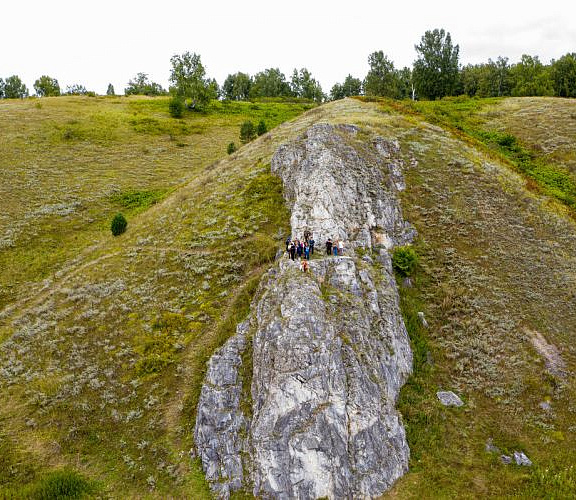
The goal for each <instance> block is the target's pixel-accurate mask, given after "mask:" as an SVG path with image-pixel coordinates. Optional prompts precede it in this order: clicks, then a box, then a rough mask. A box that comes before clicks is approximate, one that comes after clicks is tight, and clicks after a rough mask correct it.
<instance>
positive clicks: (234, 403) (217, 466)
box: [194, 322, 249, 498]
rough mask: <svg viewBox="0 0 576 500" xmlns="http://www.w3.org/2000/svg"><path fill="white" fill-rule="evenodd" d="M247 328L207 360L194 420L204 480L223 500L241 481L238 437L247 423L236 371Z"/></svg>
mask: <svg viewBox="0 0 576 500" xmlns="http://www.w3.org/2000/svg"><path fill="white" fill-rule="evenodd" d="M248 328H249V324H248V322H243V323H240V324H239V325H238V327H237V329H236V335H235V336H234V337H232V338H230V339H229V340H228V341H227V342H226V343H225V344H224V345H223V346H222V347H221V348H220V349H219V350H218V351H216V352H215V353H214V354H213V355H212V357H211V358H210V361H209V363H208V371H207V373H206V380H205V382H204V385H203V386H202V391H201V393H200V403H199V404H198V413H197V416H196V429H195V433H194V438H195V442H196V448H197V450H198V455H199V456H200V459H201V460H202V466H203V467H204V472H205V474H206V479H207V480H208V481H211V485H212V489H213V490H214V491H215V492H216V493H217V494H218V495H219V496H221V497H225V498H227V497H228V496H229V494H230V490H238V489H240V488H241V487H242V482H243V479H244V474H243V468H242V460H241V451H242V449H243V445H244V443H243V441H242V439H241V436H242V434H245V433H246V430H247V425H248V422H247V421H246V418H245V417H244V415H243V414H242V412H241V410H240V401H241V397H242V380H241V379H240V376H239V372H238V371H239V368H240V365H241V363H242V353H243V352H244V349H245V348H246V335H247V332H248Z"/></svg>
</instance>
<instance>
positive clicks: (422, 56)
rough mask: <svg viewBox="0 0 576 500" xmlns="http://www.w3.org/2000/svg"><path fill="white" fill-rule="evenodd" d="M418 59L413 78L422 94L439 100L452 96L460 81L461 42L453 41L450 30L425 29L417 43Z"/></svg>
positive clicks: (417, 89) (419, 93) (419, 92)
mask: <svg viewBox="0 0 576 500" xmlns="http://www.w3.org/2000/svg"><path fill="white" fill-rule="evenodd" d="M415 49H416V52H417V54H418V59H416V61H415V62H414V68H413V72H412V75H413V78H414V85H415V87H416V91H417V93H418V95H419V96H421V97H424V98H427V99H438V98H441V97H444V96H447V95H453V94H454V92H455V90H456V85H457V82H458V53H459V51H460V48H459V46H458V45H453V44H452V37H451V36H450V33H446V32H445V31H444V30H443V29H440V30H438V29H435V30H433V31H426V33H424V35H423V36H422V39H421V41H420V43H419V44H418V45H415Z"/></svg>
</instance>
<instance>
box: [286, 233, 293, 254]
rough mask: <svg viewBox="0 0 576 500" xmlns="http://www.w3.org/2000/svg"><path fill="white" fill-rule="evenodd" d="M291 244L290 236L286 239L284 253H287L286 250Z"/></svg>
mask: <svg viewBox="0 0 576 500" xmlns="http://www.w3.org/2000/svg"><path fill="white" fill-rule="evenodd" d="M291 242H292V239H291V237H290V236H288V238H286V251H287V252H288V251H289V250H288V248H289V247H290V243H291Z"/></svg>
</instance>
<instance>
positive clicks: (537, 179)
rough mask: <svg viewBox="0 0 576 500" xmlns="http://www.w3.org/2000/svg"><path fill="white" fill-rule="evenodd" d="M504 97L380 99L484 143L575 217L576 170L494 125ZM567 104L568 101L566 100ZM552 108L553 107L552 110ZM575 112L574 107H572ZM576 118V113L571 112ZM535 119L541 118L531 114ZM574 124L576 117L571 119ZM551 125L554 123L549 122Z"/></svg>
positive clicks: (461, 136)
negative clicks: (413, 99)
mask: <svg viewBox="0 0 576 500" xmlns="http://www.w3.org/2000/svg"><path fill="white" fill-rule="evenodd" d="M504 101H505V99H503V98H490V99H476V98H469V97H466V96H462V97H453V98H445V99H442V100H439V101H392V100H382V101H380V102H381V104H382V106H383V107H384V109H388V110H393V111H395V112H401V113H405V114H408V115H413V116H417V117H420V118H422V119H425V120H426V121H427V122H429V123H432V124H435V125H439V126H441V127H442V128H444V129H446V130H449V131H451V132H452V133H453V134H454V135H455V136H456V137H458V138H459V139H461V140H463V141H465V142H467V143H468V144H470V145H472V146H473V147H476V148H478V147H479V146H481V145H483V146H485V147H487V148H488V152H492V153H495V155H494V158H495V159H497V160H500V161H502V160H504V161H506V162H508V163H509V164H510V165H511V166H513V167H514V168H515V169H516V170H517V171H518V172H520V173H522V174H523V175H525V176H526V177H527V179H528V184H527V187H528V188H529V189H533V190H536V191H538V192H542V193H545V194H547V195H549V196H551V197H554V198H556V199H557V200H559V201H560V202H561V203H563V204H565V205H566V206H567V207H569V208H570V209H571V210H572V213H573V217H575V218H576V171H571V170H570V169H569V168H568V167H567V166H566V165H564V164H562V163H560V162H556V163H552V162H551V161H550V160H551V158H550V157H549V156H547V155H543V154H542V152H543V150H542V148H540V147H537V145H532V146H530V145H529V142H527V141H524V140H522V138H520V137H517V136H515V135H513V133H512V132H511V131H510V130H506V129H505V128H504V129H503V130H502V129H501V128H502V127H498V128H496V127H495V125H497V124H496V123H493V121H494V120H493V118H494V117H500V116H501V114H502V113H500V112H498V111H497V110H498V109H499V105H500V104H501V103H502V102H504ZM567 104H568V106H570V105H571V103H569V102H568V103H567ZM551 111H552V110H551ZM575 111H576V107H575ZM574 116H575V117H576V114H574ZM531 118H532V120H534V122H537V121H538V120H540V119H541V117H540V116H539V117H535V116H534V117H531ZM574 121H575V123H576V119H575V120H574ZM552 126H553V125H552ZM552 159H554V158H553V157H552Z"/></svg>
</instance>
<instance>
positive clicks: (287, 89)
mask: <svg viewBox="0 0 576 500" xmlns="http://www.w3.org/2000/svg"><path fill="white" fill-rule="evenodd" d="M414 48H415V50H416V55H417V58H416V60H415V61H414V64H413V65H412V67H411V68H409V67H404V68H402V69H397V68H395V67H394V63H393V61H392V60H391V59H390V58H389V57H388V56H387V55H386V54H384V52H383V51H381V50H380V51H376V52H373V53H372V54H370V55H369V56H368V65H369V68H370V69H369V71H368V73H367V74H366V76H365V77H364V79H360V78H355V77H353V76H352V75H348V76H347V77H346V78H345V79H344V81H343V82H342V83H337V84H335V85H334V86H333V87H332V89H331V90H330V92H329V94H325V93H324V92H323V90H322V87H321V85H320V83H319V82H318V81H317V80H316V79H315V78H314V77H313V76H312V73H311V72H310V71H309V70H308V69H307V68H301V69H294V71H293V72H292V75H291V77H290V78H289V79H288V78H286V76H285V75H284V73H282V72H281V71H280V69H279V68H268V69H265V70H263V71H261V72H259V73H256V74H255V75H249V74H247V73H242V72H237V73H233V74H229V75H228V76H227V77H226V79H225V80H224V82H223V84H222V86H219V85H218V83H217V82H216V80H215V79H213V78H209V77H207V75H206V70H205V68H204V65H203V64H202V61H201V58H200V55H199V54H196V53H190V52H186V53H184V54H181V55H174V56H173V57H172V58H171V59H170V65H171V70H170V87H169V88H168V89H167V90H166V89H164V88H163V87H162V86H161V85H160V84H158V83H155V82H153V81H151V80H150V79H149V77H148V75H147V74H146V73H138V74H137V75H136V76H135V77H134V78H133V79H131V80H129V82H128V85H127V87H126V88H125V89H124V94H125V95H148V96H158V95H171V96H172V99H171V102H170V111H171V113H172V115H173V116H181V114H182V113H183V110H184V109H186V108H188V109H195V110H199V109H202V108H203V107H204V106H205V105H206V104H207V103H208V102H210V100H212V99H227V100H236V101H243V100H250V99H258V98H303V99H307V100H311V101H316V102H322V101H326V100H337V99H342V98H344V97H349V96H354V95H366V96H374V97H377V96H380V97H390V98H393V99H430V100H434V99H440V98H442V97H446V96H456V95H463V94H465V95H468V96H470V97H474V96H477V97H500V96H557V97H576V52H572V53H567V54H565V55H564V56H562V57H561V58H559V59H558V60H554V59H553V60H552V61H550V63H549V64H544V63H542V62H541V61H540V59H539V58H538V56H530V55H523V56H522V57H521V59H520V61H518V62H516V63H510V61H509V59H508V58H507V57H502V56H500V57H498V58H497V59H496V61H493V60H492V59H489V60H488V62H486V63H481V64H468V65H465V66H462V65H461V64H460V60H459V56H460V47H459V45H457V44H456V45H455V44H454V43H453V42H452V37H451V36H450V33H449V32H446V31H445V30H443V29H435V30H430V31H426V32H425V33H424V35H423V36H422V38H421V40H420V42H419V43H418V44H416V45H415V46H414ZM34 90H35V93H36V95H37V96H39V97H49V96H58V95H95V93H94V92H91V91H88V90H86V88H85V87H84V86H83V85H79V84H76V85H71V86H68V87H67V88H66V90H65V91H64V92H62V91H61V89H60V86H59V84H58V80H56V79H55V78H52V77H50V76H47V75H43V76H41V77H40V78H38V79H37V80H36V81H35V82H34ZM106 94H107V95H115V92H114V87H113V86H112V84H109V85H108V89H107V91H106ZM28 95H29V92H28V89H27V87H26V85H25V84H24V83H23V82H22V80H21V79H20V78H19V77H18V76H17V75H13V76H10V77H8V78H6V80H5V81H4V80H3V79H2V78H0V98H24V97H28Z"/></svg>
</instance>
